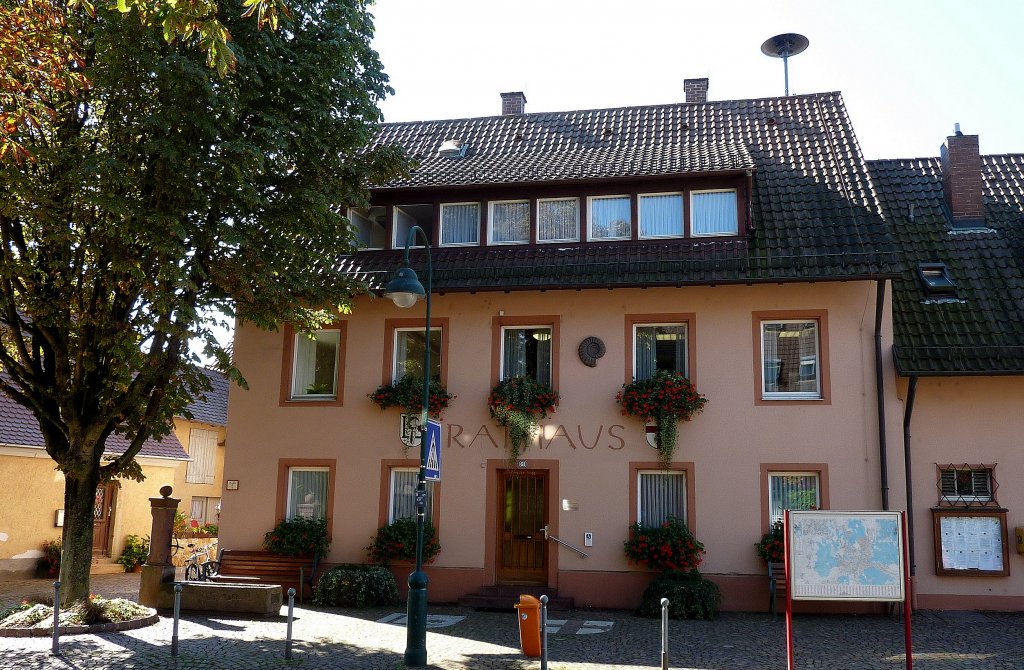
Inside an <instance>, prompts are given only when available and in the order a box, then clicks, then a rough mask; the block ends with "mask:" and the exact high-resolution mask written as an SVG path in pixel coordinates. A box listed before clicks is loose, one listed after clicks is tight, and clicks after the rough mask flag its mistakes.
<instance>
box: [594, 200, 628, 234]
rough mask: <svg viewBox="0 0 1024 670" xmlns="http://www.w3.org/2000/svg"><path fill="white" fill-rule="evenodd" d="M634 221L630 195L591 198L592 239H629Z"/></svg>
mask: <svg viewBox="0 0 1024 670" xmlns="http://www.w3.org/2000/svg"><path fill="white" fill-rule="evenodd" d="M632 223H633V218H632V210H631V207H630V202H629V196H628V195H621V196H619V195H616V196H610V197H602V198H591V199H590V239H592V240H618V239H624V238H625V239H628V238H629V236H630V228H631V226H632Z"/></svg>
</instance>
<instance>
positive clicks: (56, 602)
mask: <svg viewBox="0 0 1024 670" xmlns="http://www.w3.org/2000/svg"><path fill="white" fill-rule="evenodd" d="M50 654H51V655H53V656H60V580H57V581H55V582H54V583H53V646H52V647H51V648H50Z"/></svg>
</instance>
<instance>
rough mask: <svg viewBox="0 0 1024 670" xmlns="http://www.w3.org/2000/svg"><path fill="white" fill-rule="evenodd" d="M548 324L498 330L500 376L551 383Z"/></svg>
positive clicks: (550, 330) (502, 377)
mask: <svg viewBox="0 0 1024 670" xmlns="http://www.w3.org/2000/svg"><path fill="white" fill-rule="evenodd" d="M551 332H552V329H551V327H550V326H536V327H529V326H527V327H515V328H513V327H504V328H502V329H501V379H503V380H504V379H511V378H512V377H530V378H531V379H535V380H537V381H538V382H540V383H541V384H548V385H550V384H551Z"/></svg>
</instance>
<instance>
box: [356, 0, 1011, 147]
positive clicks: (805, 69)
mask: <svg viewBox="0 0 1024 670" xmlns="http://www.w3.org/2000/svg"><path fill="white" fill-rule="evenodd" d="M370 11H371V13H373V15H374V16H375V27H376V35H375V38H374V43H373V44H374V48H375V49H376V50H377V52H378V53H379V54H380V57H381V61H382V62H383V64H384V70H385V72H386V73H387V74H388V76H389V77H390V79H391V85H392V87H393V88H394V89H395V94H394V95H393V96H391V97H389V98H387V99H386V100H385V101H384V102H383V103H382V105H381V110H382V111H383V113H384V117H385V121H413V120H428V119H450V118H463V117H473V116H490V115H495V114H499V113H500V111H501V99H500V96H499V93H501V92H503V91H523V92H524V93H525V94H526V98H527V104H526V111H527V112H545V111H565V110H573V109H596V108H605V107H625V106H632V105H648V104H664V103H672V102H682V101H683V100H684V96H683V80H684V79H688V78H699V77H707V78H708V79H709V80H710V83H709V90H708V99H709V100H734V99H748V98H762V97H770V96H779V95H783V93H784V77H783V63H782V61H781V59H776V58H769V57H767V56H765V55H764V54H762V53H761V50H760V46H761V44H762V43H763V42H764V41H765V40H766V39H768V38H769V37H772V36H773V35H777V34H780V33H800V34H802V35H804V36H805V37H807V38H808V39H809V40H810V46H809V47H808V48H807V50H806V51H805V52H803V53H802V54H799V55H796V56H793V57H791V58H790V59H789V82H790V93H791V94H798V93H814V92H822V91H836V90H838V91H842V93H843V99H844V100H845V101H846V106H847V110H848V112H849V114H850V117H851V120H852V122H853V126H854V129H855V131H856V133H857V138H858V140H859V142H860V145H861V149H862V151H863V153H864V156H865V158H868V159H873V158H909V157H918V156H937V155H938V150H939V145H941V144H942V142H943V141H944V139H945V137H946V136H947V135H951V134H953V130H954V123H960V126H961V130H962V131H963V132H964V133H965V134H977V135H979V141H980V145H981V151H982V153H987V154H994V153H1024V119H1022V111H1024V35H1022V34H1021V30H1022V27H1024V2H1022V1H1021V0H1016V1H1013V2H1002V1H999V2H996V1H988V0H974V1H973V2H969V3H968V2H953V1H950V0H928V1H923V0H888V1H886V2H881V1H877V0H862V1H859V2H838V1H833V0H818V1H817V2H809V1H797V0H788V1H787V0H770V1H769V0H762V1H761V2H750V1H748V0H734V1H733V2H728V3H726V2H707V1H704V2H691V1H689V0H685V1H684V0H676V1H675V2H670V1H667V0H631V1H630V2H621V1H619V2H608V1H606V0H587V1H583V0H546V1H538V0H515V1H510V0H376V4H374V5H373V6H371V8H370Z"/></svg>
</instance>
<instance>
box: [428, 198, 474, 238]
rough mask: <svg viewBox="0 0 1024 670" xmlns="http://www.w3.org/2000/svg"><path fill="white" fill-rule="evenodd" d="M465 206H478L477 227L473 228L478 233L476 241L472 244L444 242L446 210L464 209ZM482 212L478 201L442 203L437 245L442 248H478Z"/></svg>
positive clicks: (438, 221)
mask: <svg viewBox="0 0 1024 670" xmlns="http://www.w3.org/2000/svg"><path fill="white" fill-rule="evenodd" d="M465 205H474V206H476V226H474V228H473V230H474V232H475V233H476V239H475V240H473V241H472V242H444V241H443V240H444V209H445V207H463V206H465ZM480 210H481V207H480V202H479V201H476V200H470V201H466V202H442V203H441V210H440V212H439V213H438V217H437V218H438V220H437V226H438V235H437V244H438V246H442V247H478V246H480V213H481V212H480Z"/></svg>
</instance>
